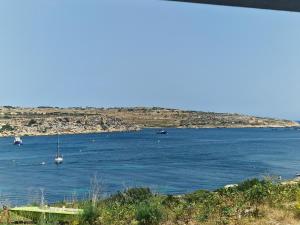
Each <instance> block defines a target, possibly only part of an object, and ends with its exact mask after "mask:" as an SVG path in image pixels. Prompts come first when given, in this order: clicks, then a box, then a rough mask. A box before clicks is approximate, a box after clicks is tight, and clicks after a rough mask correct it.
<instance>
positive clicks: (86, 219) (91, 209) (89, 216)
mask: <svg viewBox="0 0 300 225" xmlns="http://www.w3.org/2000/svg"><path fill="white" fill-rule="evenodd" d="M99 216H100V212H99V209H98V208H97V207H96V206H94V205H93V204H92V203H91V202H87V203H86V204H85V206H84V208H83V213H82V214H81V215H80V220H79V221H80V225H95V224H96V221H97V219H98V218H99Z"/></svg>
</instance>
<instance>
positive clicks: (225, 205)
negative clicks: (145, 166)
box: [35, 179, 300, 225]
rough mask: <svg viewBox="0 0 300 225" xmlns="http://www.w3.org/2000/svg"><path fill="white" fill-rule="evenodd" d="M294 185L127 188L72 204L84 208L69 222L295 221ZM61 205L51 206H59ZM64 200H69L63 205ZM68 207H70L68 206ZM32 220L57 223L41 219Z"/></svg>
mask: <svg viewBox="0 0 300 225" xmlns="http://www.w3.org/2000/svg"><path fill="white" fill-rule="evenodd" d="M299 190H300V184H299V183H286V184H281V183H277V182H274V181H272V180H258V179H253V180H247V181H245V182H243V183H241V184H239V185H238V186H233V187H228V188H221V189H218V190H216V191H213V192H209V191H205V190H199V191H196V192H193V193H189V194H186V195H182V196H173V195H167V196H165V195H160V194H155V193H153V192H151V191H150V189H148V188H133V189H128V190H126V191H124V192H119V193H116V194H115V195H112V196H110V197H108V198H104V199H101V198H98V197H99V196H97V195H94V196H92V198H91V200H89V201H84V202H73V203H72V207H75V208H76V207H78V208H82V209H84V211H83V213H82V214H81V215H79V216H78V217H77V218H74V219H73V220H72V221H70V222H69V223H70V224H73V225H75V224H77V225H109V224H116V225H130V224H132V225H133V224H136V225H159V224H162V225H171V224H178V225H180V224H190V225H194V224H205V225H209V224H216V225H218V224H220V225H223V224H224V225H225V224H257V225H259V224H285V225H286V224H300V214H299V210H298V208H299V207H300V192H299ZM65 204H66V203H64V202H62V203H59V204H57V205H58V206H63V205H65ZM69 204H70V203H69ZM69 207H70V205H69ZM35 224H60V223H59V219H56V221H54V220H53V219H51V218H43V219H42V220H38V221H36V222H35Z"/></svg>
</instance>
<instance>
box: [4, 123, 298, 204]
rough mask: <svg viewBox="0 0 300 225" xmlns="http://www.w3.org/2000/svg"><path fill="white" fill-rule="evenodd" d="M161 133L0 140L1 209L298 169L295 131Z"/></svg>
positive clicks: (211, 184)
mask: <svg viewBox="0 0 300 225" xmlns="http://www.w3.org/2000/svg"><path fill="white" fill-rule="evenodd" d="M166 130H167V132H168V133H167V134H157V131H158V129H143V130H141V131H136V132H113V133H95V134H78V135H60V136H59V140H60V150H61V153H62V154H63V157H64V162H63V164H61V165H56V164H55V163H54V157H55V154H56V145H57V140H58V138H57V136H37V137H23V138H22V139H23V143H24V144H23V145H21V146H15V145H13V138H12V137H5V138H0V204H10V205H21V204H29V203H33V202H35V203H37V202H39V201H40V200H41V199H43V201H46V202H48V203H53V202H57V201H62V200H65V201H74V200H78V199H84V198H88V197H89V193H90V191H91V190H92V189H93V188H94V187H95V185H97V190H99V193H100V194H101V196H103V197H105V196H109V195H111V194H113V193H116V192H117V191H122V190H125V189H128V188H132V187H149V188H151V190H152V191H153V192H157V193H162V194H176V195H177V194H184V193H188V192H192V191H195V190H198V189H206V190H215V189H217V188H221V187H223V186H224V185H227V184H234V183H239V182H242V181H244V180H246V179H252V178H259V179H263V178H266V177H267V178H270V177H272V179H280V178H281V179H292V178H294V177H295V174H296V173H298V172H300V130H298V129H294V128H241V129H239V128H235V129H229V128H227V129H226V128H224V129H223V128H219V129H217V128H216V129H176V128H168V129H166Z"/></svg>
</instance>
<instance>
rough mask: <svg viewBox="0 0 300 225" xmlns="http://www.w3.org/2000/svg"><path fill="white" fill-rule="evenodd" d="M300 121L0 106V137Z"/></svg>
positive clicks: (193, 113)
mask: <svg viewBox="0 0 300 225" xmlns="http://www.w3.org/2000/svg"><path fill="white" fill-rule="evenodd" d="M296 126H299V123H297V122H294V121H289V120H280V119H272V118H264V117H255V116H248V115H241V114H231V113H213V112H200V111H183V110H178V109H166V108H158V107H152V108H146V107H134V108H90V107H87V108H75V107H74V108H58V107H37V108H22V107H12V106H3V107H0V136H14V135H19V136H25V135H30V136H35V135H54V134H57V133H60V134H79V133H97V132H112V131H135V130H139V129H142V128H151V127H177V128H246V127H296Z"/></svg>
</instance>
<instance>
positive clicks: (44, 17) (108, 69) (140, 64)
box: [0, 0, 300, 119]
mask: <svg viewBox="0 0 300 225" xmlns="http://www.w3.org/2000/svg"><path fill="white" fill-rule="evenodd" d="M299 24H300V13H288V12H277V11H266V10H256V9H241V8H230V7H222V6H208V5H197V4H187V3H175V2H164V1H158V0H126V1H124V0H101V1H100V0H80V1H79V0H43V1H40V0H26V1H23V0H9V1H1V2H0V78H1V80H0V82H1V86H0V105H18V106H39V105H52V106H62V107H64V106H97V107H112V106H162V107H173V108H181V109H193V110H203V111H216V112H239V113H245V114H253V115H261V116H272V117H280V118H288V119H299V118H300V103H299V98H298V97H299V94H300V29H299Z"/></svg>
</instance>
